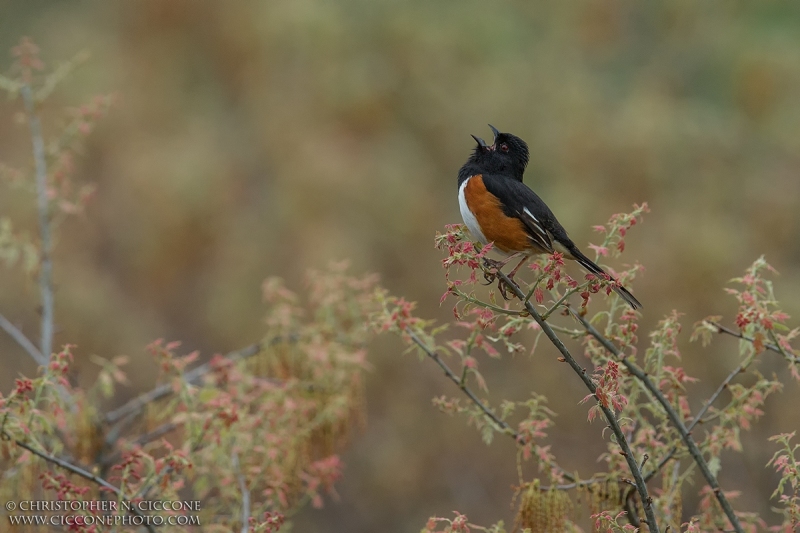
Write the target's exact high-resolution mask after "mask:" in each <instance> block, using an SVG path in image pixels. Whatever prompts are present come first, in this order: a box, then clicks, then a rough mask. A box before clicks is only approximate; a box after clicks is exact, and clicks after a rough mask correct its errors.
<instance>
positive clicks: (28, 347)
mask: <svg viewBox="0 0 800 533" xmlns="http://www.w3.org/2000/svg"><path fill="white" fill-rule="evenodd" d="M0 328H3V329H4V330H5V331H6V333H8V334H9V335H10V336H11V338H12V339H14V340H15V341H17V344H19V345H20V346H21V347H22V349H23V350H25V351H26V352H28V355H30V356H31V357H33V360H34V361H36V363H37V364H38V365H41V366H44V365H46V364H47V358H45V356H44V355H42V352H40V351H39V348H37V347H36V345H35V344H33V343H32V342H31V340H30V339H29V338H28V337H26V336H25V334H24V333H22V331H20V330H19V328H17V326H15V325H14V324H12V323H11V321H10V320H8V319H7V318H6V317H4V316H3V315H0Z"/></svg>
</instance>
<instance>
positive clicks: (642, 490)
mask: <svg viewBox="0 0 800 533" xmlns="http://www.w3.org/2000/svg"><path fill="white" fill-rule="evenodd" d="M497 275H498V277H500V279H502V280H503V282H505V283H506V284H507V286H508V287H510V288H511V291H512V292H513V293H514V294H515V295H516V297H517V298H519V299H520V301H523V302H524V304H525V308H526V309H527V310H528V312H529V313H530V314H531V316H532V317H533V319H534V320H535V321H536V323H537V324H539V326H540V327H541V328H542V331H543V332H544V334H545V335H547V338H548V339H550V342H552V343H553V346H555V347H556V349H558V351H559V352H561V355H562V356H563V357H564V360H565V361H566V362H567V363H568V364H569V366H570V367H571V368H572V369H573V370H574V371H575V373H576V374H578V377H580V378H581V380H582V381H583V383H584V384H585V385H586V387H587V388H588V389H589V392H591V393H592V394H595V392H596V391H597V386H596V385H595V384H594V382H592V379H591V378H590V377H589V376H588V375H587V373H586V369H585V368H582V367H581V366H580V365H579V364H578V362H577V361H576V360H575V358H574V357H573V356H572V354H571V353H570V351H569V350H568V349H567V347H566V346H565V345H564V343H563V342H562V341H561V339H560V338H558V335H556V333H555V331H553V328H551V327H550V324H548V323H547V322H546V321H544V320H542V317H541V315H539V313H538V311H536V308H535V307H534V306H533V304H531V303H530V301H525V300H524V298H525V293H524V292H522V289H521V288H520V287H519V285H517V284H516V283H515V282H513V281H512V280H511V279H509V277H508V276H507V275H506V274H505V273H504V272H502V271H498V273H497ZM598 405H599V406H600V409H601V410H602V411H603V414H604V415H605V417H606V420H607V421H608V425H609V426H610V427H611V431H612V432H613V433H614V435H615V436H616V439H617V444H618V445H619V446H620V448H622V455H623V456H624V457H625V461H626V462H627V463H628V468H630V470H631V474H632V475H633V478H634V480H635V483H636V490H637V491H638V492H639V496H640V497H641V499H642V507H643V508H644V512H645V515H646V517H647V527H648V528H649V530H650V532H651V533H660V530H659V529H658V523H657V522H656V515H655V512H654V511H653V506H652V505H651V504H650V502H651V501H652V500H651V498H650V495H649V494H648V492H647V485H646V484H645V482H644V479H643V478H642V471H641V470H640V469H639V465H638V463H637V462H636V458H635V457H634V455H633V451H632V450H631V448H630V446H629V445H628V440H627V439H626V438H625V433H623V431H622V428H620V426H619V422H617V418H616V416H614V412H613V411H611V410H610V409H609V408H608V407H606V406H604V405H603V404H598Z"/></svg>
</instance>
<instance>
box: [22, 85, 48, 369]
mask: <svg viewBox="0 0 800 533" xmlns="http://www.w3.org/2000/svg"><path fill="white" fill-rule="evenodd" d="M21 93H22V101H23V102H24V104H25V111H26V112H27V113H28V124H29V126H30V129H31V141H32V142H33V160H34V165H35V168H36V204H37V208H38V215H39V237H40V239H41V251H40V253H41V265H40V266H39V292H40V293H41V298H42V328H41V329H42V336H41V342H40V343H39V350H40V352H41V353H42V355H43V356H44V358H45V360H46V361H49V360H50V355H51V354H52V353H53V308H54V303H53V260H52V257H51V254H52V249H53V239H52V236H51V234H50V231H51V227H50V200H49V199H48V197H47V159H46V158H45V153H44V137H43V136H42V123H41V121H40V120H39V116H38V115H37V114H36V102H35V101H34V97H33V91H32V90H31V86H30V85H29V84H27V83H25V84H24V85H23V86H22V90H21Z"/></svg>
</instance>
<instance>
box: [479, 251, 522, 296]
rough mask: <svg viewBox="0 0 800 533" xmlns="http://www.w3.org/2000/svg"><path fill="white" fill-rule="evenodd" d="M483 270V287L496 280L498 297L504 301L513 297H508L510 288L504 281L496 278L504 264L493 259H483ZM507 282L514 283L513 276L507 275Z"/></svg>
mask: <svg viewBox="0 0 800 533" xmlns="http://www.w3.org/2000/svg"><path fill="white" fill-rule="evenodd" d="M483 264H484V267H485V268H484V269H483V279H485V280H486V283H485V285H491V284H492V283H494V282H495V280H497V289H498V290H499V291H500V295H501V296H502V297H503V299H504V300H510V299H511V298H512V297H514V296H515V295H514V294H513V293H512V294H511V295H510V296H509V294H508V289H509V288H510V286H509V285H508V283H506V281H505V280H504V279H503V278H501V277H499V276H498V273H499V272H500V269H501V268H502V267H503V266H505V264H506V263H505V262H503V261H496V260H494V259H489V258H484V259H483ZM507 277H508V280H509V281H511V282H513V281H514V274H513V273H512V274H508V275H507Z"/></svg>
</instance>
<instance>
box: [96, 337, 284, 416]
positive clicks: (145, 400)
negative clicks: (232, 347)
mask: <svg viewBox="0 0 800 533" xmlns="http://www.w3.org/2000/svg"><path fill="white" fill-rule="evenodd" d="M283 340H285V338H283V337H279V338H277V339H273V340H271V341H270V342H269V345H270V346H272V345H274V344H277V343H279V342H281V341H283ZM264 346H265V345H264V343H261V342H257V343H255V344H251V345H250V346H247V347H245V348H242V349H240V350H236V351H233V352H230V353H228V354H227V355H225V357H226V358H228V359H231V360H232V361H238V360H240V359H247V358H248V357H252V356H254V355H256V354H258V353H260V352H261V350H262V349H263V347H264ZM211 370H212V369H211V364H210V363H204V364H202V365H200V366H198V367H196V368H193V369H192V370H189V371H188V372H186V373H185V374H184V375H183V379H184V380H186V381H187V382H188V383H197V382H198V381H200V378H202V377H203V376H205V375H206V374H208V373H209V372H211ZM172 393H173V390H172V385H170V384H169V383H165V384H163V385H159V386H158V387H156V388H154V389H152V390H150V391H147V392H145V393H144V394H140V395H139V396H137V397H136V398H133V399H132V400H130V401H129V402H127V403H125V404H124V405H122V406H121V407H118V408H117V409H114V410H113V411H109V412H108V413H106V415H105V422H106V423H107V424H114V423H116V422H118V421H120V420H122V419H123V418H126V417H128V416H130V415H136V414H138V413H139V412H141V410H142V409H143V408H144V407H145V406H146V405H147V404H149V403H152V402H154V401H156V400H159V399H161V398H163V397H165V396H169V395H170V394H172Z"/></svg>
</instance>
